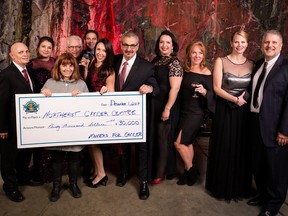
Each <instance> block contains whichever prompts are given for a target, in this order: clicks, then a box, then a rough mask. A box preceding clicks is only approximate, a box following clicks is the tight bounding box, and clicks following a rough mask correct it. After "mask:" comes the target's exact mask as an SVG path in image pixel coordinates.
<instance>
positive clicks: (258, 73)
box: [250, 54, 280, 113]
mask: <svg viewBox="0 0 288 216" xmlns="http://www.w3.org/2000/svg"><path fill="white" fill-rule="evenodd" d="M279 56H280V54H279V55H277V56H276V57H275V58H273V59H271V60H270V61H266V62H267V69H266V75H265V77H264V79H263V81H262V84H261V86H260V89H259V94H258V104H259V106H258V107H257V108H255V107H254V106H253V103H252V101H253V99H254V98H253V96H254V91H255V88H256V85H257V81H258V79H259V76H260V74H261V72H262V70H263V67H264V62H265V61H264V62H263V64H262V65H261V67H260V68H259V69H258V70H257V72H256V74H255V75H254V77H253V86H252V98H251V104H250V110H251V112H255V113H259V111H260V107H261V104H262V100H263V88H264V85H265V82H266V78H267V76H268V75H269V73H270V71H271V69H272V68H273V66H274V64H275V63H276V61H277V59H278V58H279Z"/></svg>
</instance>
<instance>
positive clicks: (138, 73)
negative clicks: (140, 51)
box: [115, 55, 159, 95]
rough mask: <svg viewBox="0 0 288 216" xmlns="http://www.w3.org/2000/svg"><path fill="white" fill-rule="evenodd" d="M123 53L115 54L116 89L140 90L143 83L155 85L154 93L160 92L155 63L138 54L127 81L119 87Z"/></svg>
mask: <svg viewBox="0 0 288 216" xmlns="http://www.w3.org/2000/svg"><path fill="white" fill-rule="evenodd" d="M122 59H123V55H116V56H115V75H116V79H115V90H116V91H139V88H140V87H141V86H142V85H143V84H146V85H151V86H152V87H153V95H157V94H158V93H159V86H158V84H157V81H156V79H155V77H154V72H155V69H154V65H153V64H152V63H150V62H148V61H146V60H145V59H142V58H140V57H139V56H138V55H137V57H136V59H135V62H134V64H133V65H132V68H131V70H130V72H129V74H128V76H127V78H126V80H125V83H124V84H123V86H122V89H120V87H119V76H118V75H119V69H120V66H121V62H122Z"/></svg>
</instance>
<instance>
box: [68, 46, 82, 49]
mask: <svg viewBox="0 0 288 216" xmlns="http://www.w3.org/2000/svg"><path fill="white" fill-rule="evenodd" d="M68 48H69V49H81V46H68Z"/></svg>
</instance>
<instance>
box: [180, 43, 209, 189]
mask: <svg viewBox="0 0 288 216" xmlns="http://www.w3.org/2000/svg"><path fill="white" fill-rule="evenodd" d="M205 60H206V49H205V46H204V44H203V43H202V42H200V41H198V42H196V43H191V44H190V45H188V47H187V49H186V56H185V65H184V69H185V72H184V77H183V81H182V86H181V94H180V95H181V117H180V121H179V126H178V129H177V139H176V141H175V147H176V149H177V151H178V153H179V155H180V156H181V158H182V160H183V162H184V174H183V176H182V177H181V178H180V179H179V180H178V181H177V184H178V185H185V184H187V185H189V186H192V185H193V184H194V183H195V182H196V181H197V172H196V168H195V166H194V165H193V158H194V148H193V143H194V142H195V138H196V136H197V133H198V131H199V128H200V126H201V124H202V123H203V118H204V113H205V110H207V108H208V109H209V110H210V111H214V94H213V88H212V74H211V71H210V70H209V68H208V67H206V65H205Z"/></svg>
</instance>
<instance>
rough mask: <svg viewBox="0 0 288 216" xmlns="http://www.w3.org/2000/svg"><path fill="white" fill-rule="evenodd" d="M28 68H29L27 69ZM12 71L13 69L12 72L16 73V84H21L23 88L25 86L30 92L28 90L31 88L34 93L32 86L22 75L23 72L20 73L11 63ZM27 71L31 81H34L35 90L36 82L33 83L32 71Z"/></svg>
mask: <svg viewBox="0 0 288 216" xmlns="http://www.w3.org/2000/svg"><path fill="white" fill-rule="evenodd" d="M26 68H27V67H26ZM11 69H12V70H13V71H14V73H15V80H16V82H17V83H19V84H21V85H22V86H25V87H26V88H27V90H28V88H29V90H30V91H31V93H32V92H33V91H32V90H31V86H30V85H29V84H28V83H27V82H26V80H25V78H24V76H23V75H22V72H21V71H19V69H18V68H17V67H16V66H15V65H14V64H13V63H11ZM27 71H28V74H29V76H30V79H31V81H32V85H33V89H35V85H34V82H33V78H32V73H31V70H29V68H27Z"/></svg>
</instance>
